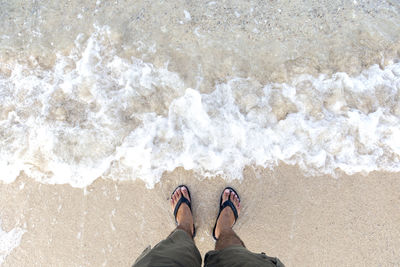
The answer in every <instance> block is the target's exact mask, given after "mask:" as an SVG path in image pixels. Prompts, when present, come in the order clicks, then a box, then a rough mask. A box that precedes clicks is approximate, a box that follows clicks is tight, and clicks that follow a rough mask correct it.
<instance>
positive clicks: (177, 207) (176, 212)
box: [174, 195, 192, 224]
mask: <svg viewBox="0 0 400 267" xmlns="http://www.w3.org/2000/svg"><path fill="white" fill-rule="evenodd" d="M182 203H186V204H187V205H188V206H189V209H190V211H192V205H191V204H190V201H189V200H188V199H187V198H186V197H184V196H183V195H182V196H181V198H180V199H179V200H178V203H176V206H175V209H174V217H175V222H176V223H177V224H178V221H177V220H176V215H177V214H178V210H179V207H180V206H181V205H182Z"/></svg>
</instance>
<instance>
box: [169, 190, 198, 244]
mask: <svg viewBox="0 0 400 267" xmlns="http://www.w3.org/2000/svg"><path fill="white" fill-rule="evenodd" d="M182 187H185V188H186V190H187V192H188V195H189V198H190V201H191V200H192V197H191V196H190V191H189V188H188V187H187V186H186V185H184V184H181V185H178V186H177V187H176V188H175V190H174V191H173V192H172V194H171V199H172V196H173V195H174V194H175V192H176V190H178V189H179V188H182ZM190 201H189V200H188V199H187V198H186V197H185V196H184V195H183V194H181V198H180V199H179V200H178V202H177V203H176V206H175V209H174V217H175V223H176V225H178V221H177V220H176V215H177V214H178V210H179V207H180V206H181V205H182V203H186V205H188V207H189V209H190V212H192V205H191V204H190ZM192 215H193V212H192ZM195 236H196V227H195V226H194V224H193V235H192V238H194V237H195Z"/></svg>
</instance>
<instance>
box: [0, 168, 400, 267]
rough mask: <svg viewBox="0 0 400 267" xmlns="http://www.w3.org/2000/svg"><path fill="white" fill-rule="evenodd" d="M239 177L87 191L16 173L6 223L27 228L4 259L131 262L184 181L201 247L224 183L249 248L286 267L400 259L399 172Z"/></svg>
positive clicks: (292, 171) (178, 175)
mask: <svg viewBox="0 0 400 267" xmlns="http://www.w3.org/2000/svg"><path fill="white" fill-rule="evenodd" d="M244 177H245V178H244V180H243V181H242V182H239V181H233V182H232V183H227V182H226V181H225V180H223V179H221V178H214V179H201V177H197V176H196V175H195V174H193V173H192V172H188V171H184V170H183V169H177V170H175V171H174V172H172V173H167V174H164V176H163V178H162V180H161V183H159V184H157V185H156V187H155V188H154V189H151V190H149V189H146V187H145V185H144V183H143V182H141V181H140V180H137V181H134V182H116V181H111V180H104V179H98V180H96V181H95V182H94V183H93V184H92V185H91V186H89V187H88V188H86V189H85V190H83V189H78V188H72V187H71V186H69V185H46V184H40V183H37V182H35V181H33V180H32V179H30V178H28V177H26V176H23V175H21V176H20V177H19V178H18V179H17V180H16V181H15V182H13V183H11V184H1V185H0V190H1V191H0V205H1V209H0V218H1V219H2V228H3V230H5V231H10V230H11V229H13V228H15V227H20V228H24V229H26V233H25V234H24V235H23V237H22V241H21V244H20V246H19V247H17V248H16V249H14V250H13V251H12V252H11V254H10V255H9V256H8V257H7V258H6V260H5V261H4V264H3V266H130V265H131V264H132V263H133V262H134V260H135V259H136V257H138V255H139V254H140V253H141V251H142V250H143V249H144V248H145V247H146V246H148V245H149V244H150V245H155V244H156V243H157V242H159V241H160V240H161V239H162V238H164V237H165V236H166V235H167V234H169V232H170V231H171V230H173V229H174V220H173V216H172V212H171V210H170V206H169V202H168V199H169V196H170V194H171V192H172V190H173V189H174V188H175V187H176V185H178V184H180V183H185V184H187V185H188V186H189V188H190V190H191V193H192V198H193V207H194V216H195V222H196V227H197V230H198V234H197V236H196V238H195V241H196V244H197V245H198V247H199V249H200V252H201V254H202V255H204V254H205V253H206V252H207V251H208V250H209V249H212V248H213V246H214V241H213V240H212V238H211V229H212V226H213V224H214V221H215V216H216V213H217V203H218V199H219V195H220V192H221V190H222V189H223V188H224V187H225V186H226V185H228V184H230V185H232V186H234V187H236V188H237V189H238V192H239V194H240V195H241V198H242V204H243V209H242V213H241V216H240V218H239V220H238V222H237V224H236V225H235V227H234V229H235V230H236V231H237V233H238V234H239V235H240V237H241V238H242V239H243V241H244V242H245V244H246V245H247V247H248V248H249V249H250V250H252V251H254V252H261V251H263V252H265V253H266V254H267V255H270V256H277V257H279V258H280V259H281V260H282V262H283V263H285V264H286V266H400V174H398V173H395V174H393V173H378V172H374V173H371V174H369V175H368V176H362V175H353V176H346V175H342V176H340V177H339V178H337V179H335V178H332V177H330V176H321V177H305V176H304V175H303V174H302V172H301V171H300V170H299V169H298V168H297V167H293V166H286V165H283V164H281V166H280V167H278V168H276V169H275V170H274V171H270V170H264V169H260V168H252V167H248V168H247V169H246V170H245V171H244ZM199 178H200V179H199ZM22 184H24V186H23V188H22ZM21 188H22V189H21Z"/></svg>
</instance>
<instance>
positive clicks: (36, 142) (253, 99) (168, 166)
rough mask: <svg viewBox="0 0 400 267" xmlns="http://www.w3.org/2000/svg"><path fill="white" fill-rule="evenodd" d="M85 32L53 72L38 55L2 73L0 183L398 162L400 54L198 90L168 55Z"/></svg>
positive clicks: (381, 166)
mask: <svg viewBox="0 0 400 267" xmlns="http://www.w3.org/2000/svg"><path fill="white" fill-rule="evenodd" d="M83 40H84V38H83V37H82V36H79V37H78V38H77V41H76V48H75V49H74V51H73V52H72V53H71V55H69V56H68V57H65V56H61V55H59V56H58V60H57V62H56V64H55V66H54V67H53V68H52V69H50V70H45V69H41V68H40V67H39V66H38V65H37V64H36V65H35V62H34V59H31V60H32V62H31V65H30V66H28V65H20V64H17V63H15V64H14V65H10V66H11V67H7V68H10V69H11V75H10V76H3V77H0V99H1V113H0V136H1V139H0V142H1V147H0V152H1V153H0V168H1V169H2V173H1V179H2V180H3V181H5V182H11V181H13V180H15V178H16V177H17V176H18V174H19V173H20V171H24V172H26V173H27V174H28V175H29V176H31V177H33V178H35V179H37V180H38V181H41V182H46V183H58V184H62V183H69V184H71V185H72V186H76V187H85V186H87V185H88V184H90V183H92V182H93V181H94V180H95V179H96V178H98V177H100V176H104V177H108V178H112V179H125V180H131V179H136V178H140V179H143V180H144V181H145V182H146V184H147V185H148V186H149V187H152V186H154V184H155V183H156V182H157V181H159V179H160V177H161V175H162V174H163V172H165V171H172V170H173V169H175V168H176V167H180V166H181V167H184V168H185V169H190V170H194V171H195V172H197V173H199V174H201V175H205V176H213V175H222V176H224V177H226V178H227V179H237V178H239V179H240V178H241V177H242V171H243V168H244V167H245V166H246V165H260V166H264V167H270V168H272V167H274V166H276V165H277V164H278V162H279V161H283V162H285V163H288V164H298V165H299V166H300V167H301V168H302V169H303V170H304V172H305V173H306V174H331V175H335V174H336V173H337V170H342V171H344V172H345V173H347V174H353V173H356V172H361V173H368V172H370V171H374V170H380V171H400V161H399V157H400V142H399V141H398V138H397V136H399V133H400V121H399V117H400V104H399V97H400V96H399V88H400V63H393V64H392V65H389V66H387V67H386V68H385V69H383V70H382V69H380V68H379V67H378V66H376V65H375V66H372V67H371V68H369V69H367V70H365V71H364V72H363V73H362V74H360V75H359V76H357V77H350V76H349V75H347V74H346V73H336V74H334V75H333V76H331V77H327V76H324V75H320V76H319V77H313V76H310V75H302V76H299V77H295V78H294V79H293V80H291V81H290V82H288V83H282V84H276V83H270V84H266V85H264V86H258V85H257V84H258V82H257V81H255V80H252V79H243V78H234V79H230V80H229V81H228V82H226V83H222V84H218V85H216V87H215V89H214V91H213V92H212V93H210V94H201V93H200V92H198V91H196V90H194V89H190V88H186V87H185V85H184V82H183V80H182V79H181V78H180V77H179V75H178V74H177V73H174V72H171V71H169V70H168V69H167V65H166V66H163V67H155V66H154V65H152V64H149V63H145V62H143V61H141V60H139V59H136V58H131V59H130V60H127V59H122V58H120V57H118V56H117V55H116V52H115V51H114V49H113V40H112V34H110V30H109V29H108V28H107V27H103V28H98V31H97V32H96V33H95V34H93V36H91V37H90V38H89V39H88V40H87V41H83ZM32 65H33V67H32ZM3 68H4V66H3Z"/></svg>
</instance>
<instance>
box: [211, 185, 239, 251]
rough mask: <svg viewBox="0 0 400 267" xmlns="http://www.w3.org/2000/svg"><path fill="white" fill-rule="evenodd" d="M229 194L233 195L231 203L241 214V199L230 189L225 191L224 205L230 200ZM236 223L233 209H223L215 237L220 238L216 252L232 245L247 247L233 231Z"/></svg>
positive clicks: (216, 245)
mask: <svg viewBox="0 0 400 267" xmlns="http://www.w3.org/2000/svg"><path fill="white" fill-rule="evenodd" d="M229 194H231V201H232V202H233V204H234V205H235V207H236V209H237V212H238V214H239V213H240V202H239V199H238V197H237V196H236V194H235V193H233V192H230V191H229V189H226V190H225V191H224V194H223V196H222V203H223V202H224V201H226V200H228V198H229ZM234 222H235V215H233V211H232V209H231V208H229V207H227V208H225V209H223V211H222V212H221V214H220V216H219V218H218V221H217V227H216V228H215V236H216V237H217V238H218V241H217V243H216V244H215V250H222V249H224V248H227V247H229V246H232V245H240V246H243V247H245V245H244V243H243V241H242V240H241V239H240V238H239V236H238V235H237V234H236V233H235V232H234V231H233V230H232V226H233V223H234Z"/></svg>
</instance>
